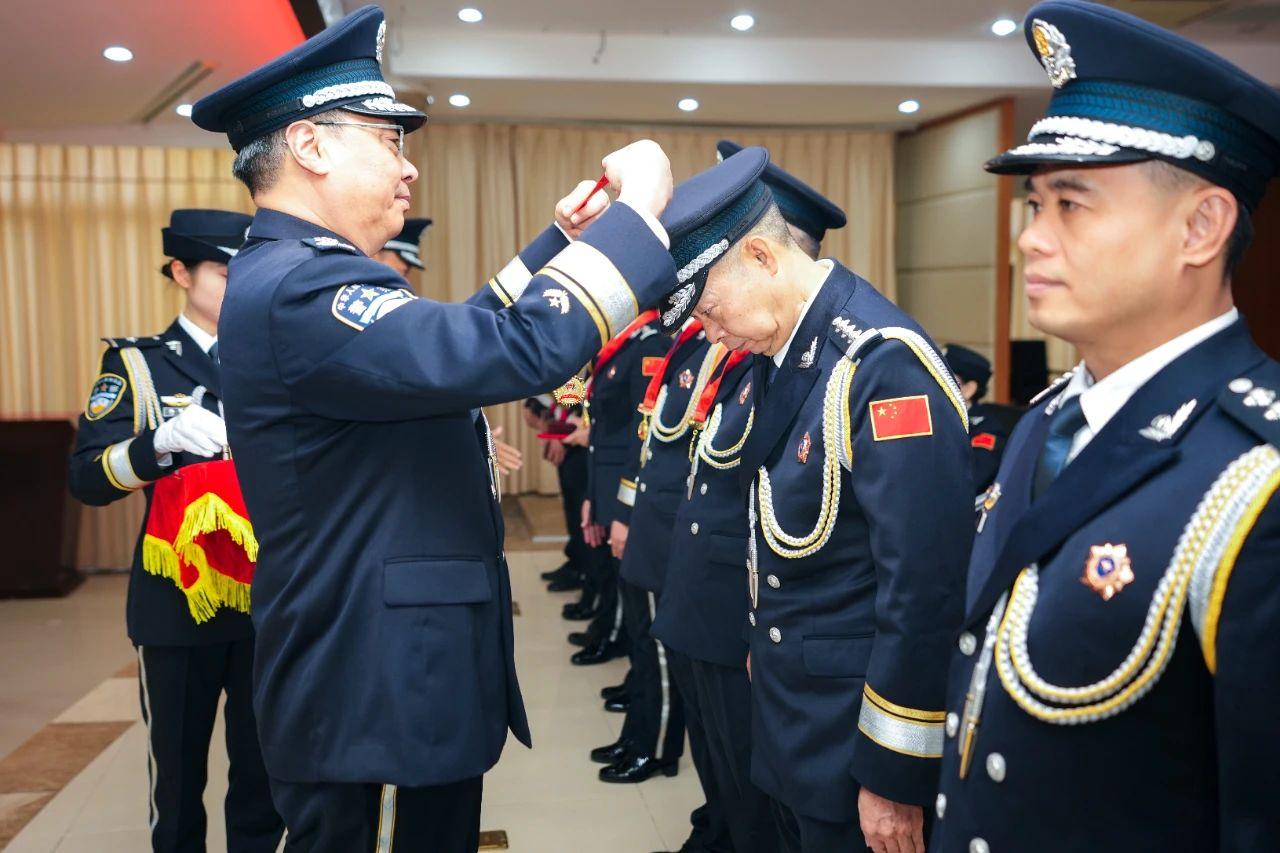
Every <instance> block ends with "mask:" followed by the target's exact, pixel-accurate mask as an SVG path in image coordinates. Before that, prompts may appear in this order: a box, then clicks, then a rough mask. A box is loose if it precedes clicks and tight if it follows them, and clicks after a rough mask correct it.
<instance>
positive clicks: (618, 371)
mask: <svg viewBox="0 0 1280 853" xmlns="http://www.w3.org/2000/svg"><path fill="white" fill-rule="evenodd" d="M670 345H671V339H670V338H668V337H667V336H666V335H663V334H662V333H661V332H659V331H658V320H657V318H654V319H653V320H652V321H650V322H649V323H647V324H645V325H643V326H641V327H640V328H639V329H636V330H635V331H634V332H632V333H631V336H630V337H629V338H628V339H627V341H626V342H625V343H623V344H622V346H621V347H619V348H618V351H617V352H616V353H614V355H613V358H611V359H609V361H608V362H607V363H606V364H602V365H601V366H600V370H599V371H598V372H597V373H596V374H594V375H593V376H592V377H591V396H590V397H588V399H587V404H586V411H587V414H588V416H589V417H590V419H591V430H590V433H589V436H588V439H589V443H588V445H587V450H588V454H589V457H590V459H589V461H590V468H589V472H590V473H589V476H588V486H587V497H588V498H589V499H590V501H591V515H592V518H593V519H594V521H595V522H596V523H597V524H602V525H605V526H606V527H607V526H608V525H610V524H612V523H613V522H614V520H619V521H622V522H626V521H627V520H628V519H629V518H630V517H631V506H632V504H633V503H634V502H635V491H636V484H635V476H636V475H635V472H636V469H637V468H638V467H639V464H640V463H639V458H640V438H639V436H638V432H639V428H640V410H639V408H640V403H641V401H642V400H644V392H645V388H647V387H648V385H649V377H650V376H652V375H653V372H654V371H655V370H656V369H657V366H658V364H659V363H661V361H662V354H663V353H664V352H666V351H667V347H668V346H670Z"/></svg>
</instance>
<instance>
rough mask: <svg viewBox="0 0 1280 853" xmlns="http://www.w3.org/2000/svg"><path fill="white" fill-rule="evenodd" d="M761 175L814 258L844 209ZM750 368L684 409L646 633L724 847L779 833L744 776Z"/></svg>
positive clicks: (761, 845)
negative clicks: (743, 481) (744, 472)
mask: <svg viewBox="0 0 1280 853" xmlns="http://www.w3.org/2000/svg"><path fill="white" fill-rule="evenodd" d="M740 150H741V146H739V145H737V144H736V143H733V142H729V141H728V140H724V141H721V142H720V143H719V145H718V146H717V152H718V153H719V154H720V155H721V157H722V159H727V158H729V157H732V156H733V155H734V154H736V153H737V152H738V151H740ZM760 179H761V180H762V181H763V182H764V183H765V184H766V185H767V186H768V187H769V189H770V191H771V192H772V193H773V197H774V200H775V201H776V202H777V204H778V209H779V211H781V213H782V217H783V219H785V220H786V222H787V226H788V228H789V230H790V231H791V233H792V236H793V237H795V239H796V243H797V245H799V246H801V247H802V248H803V249H804V251H805V254H807V255H809V256H810V257H811V258H813V259H814V260H817V257H818V252H819V251H820V247H821V245H822V240H823V238H824V237H825V236H826V232H827V229H829V228H842V227H844V225H845V222H846V219H845V215H844V211H842V210H841V209H840V208H839V207H838V206H836V205H835V204H833V203H832V202H831V201H829V200H828V199H826V198H824V197H823V196H822V194H821V193H819V192H818V191H817V190H815V189H813V188H812V187H810V186H808V185H807V184H805V183H804V182H803V181H801V180H800V179H798V178H796V177H795V176H794V175H791V174H790V173H788V172H786V171H784V170H783V169H781V168H780V167H779V166H778V165H777V164H775V163H769V164H768V165H767V166H766V167H765V170H764V172H763V173H762V175H761V178H760ZM751 379H752V369H751V353H750V352H748V351H747V350H745V349H742V350H735V351H734V352H732V353H730V354H729V356H728V357H727V358H726V359H725V360H724V361H723V362H722V363H721V368H720V370H719V371H718V372H717V373H716V374H715V375H714V376H713V377H712V379H711V380H710V381H709V382H708V383H707V385H706V387H705V388H704V389H703V392H702V395H701V399H700V400H699V402H698V405H697V407H696V408H695V410H694V412H693V421H692V431H693V438H692V442H693V444H694V449H693V460H692V461H693V465H692V470H691V471H690V474H689V483H688V486H687V489H686V491H685V496H684V497H685V499H684V500H682V501H680V505H679V508H678V509H677V511H676V516H675V523H674V524H673V526H672V529H673V533H672V538H671V550H670V555H669V557H668V558H667V569H666V576H665V580H664V583H663V589H662V596H661V597H660V598H659V599H658V612H657V616H656V617H655V618H654V620H653V628H652V633H653V635H654V637H655V638H657V639H658V641H659V642H661V643H663V644H664V645H665V646H666V648H667V654H668V656H669V657H670V658H671V660H672V661H673V672H674V673H675V674H676V676H677V682H678V683H679V685H680V690H681V695H682V698H683V701H684V708H685V719H686V724H687V725H688V727H689V730H690V741H691V742H692V740H693V732H694V730H695V726H697V727H700V729H701V731H702V732H704V733H705V734H704V737H705V740H706V750H707V760H708V763H709V765H710V767H709V769H710V776H711V782H710V784H708V783H707V781H706V780H704V784H703V789H704V792H705V793H706V794H707V796H708V802H709V803H711V800H712V799H714V800H715V802H714V803H713V805H714V806H715V807H717V808H718V809H719V811H720V812H721V813H722V814H724V816H725V820H726V822H727V824H728V829H729V835H730V837H731V839H732V846H733V850H735V851H736V853H768V851H776V850H778V849H779V847H778V845H779V841H778V837H777V828H776V826H775V825H774V820H773V814H772V812H771V806H770V801H769V797H768V796H766V795H765V794H764V793H763V792H762V791H760V789H759V788H757V787H756V786H755V785H754V784H753V783H752V782H751V692H750V691H751V684H750V682H749V680H748V679H747V670H746V659H747V643H746V639H745V637H744V635H743V630H742V628H743V622H742V614H743V613H745V612H747V609H748V598H747V586H746V584H745V583H743V567H744V566H745V565H746V560H747V529H748V527H747V499H746V495H745V493H744V492H743V491H742V489H741V488H740V487H739V484H738V463H739V461H740V460H741V452H742V446H743V444H745V443H746V439H747V436H749V435H750V433H751V426H752V424H753V423H754V419H755V414H754V410H755V407H754V398H753V396H752V392H751ZM682 657H685V658H687V659H688V661H689V663H688V669H689V674H690V682H691V683H690V684H689V685H688V687H687V688H686V685H685V683H684V682H682V681H680V675H681V667H680V665H679V663H678V661H680V659H681V658H682ZM694 758H695V759H697V753H696V751H695V753H694ZM701 773H702V770H701V768H699V774H701Z"/></svg>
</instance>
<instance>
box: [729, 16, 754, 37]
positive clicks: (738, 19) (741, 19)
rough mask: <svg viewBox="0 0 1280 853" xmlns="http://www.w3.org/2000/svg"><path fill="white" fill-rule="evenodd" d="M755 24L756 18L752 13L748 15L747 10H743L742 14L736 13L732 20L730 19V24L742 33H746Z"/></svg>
mask: <svg viewBox="0 0 1280 853" xmlns="http://www.w3.org/2000/svg"><path fill="white" fill-rule="evenodd" d="M755 25H756V19H755V18H754V17H752V16H751V15H748V14H747V13H746V12H743V13H742V14H741V15H734V16H733V18H732V20H730V21H729V26H731V27H733V28H734V29H735V30H737V31H738V32H740V33H745V32H746V31H747V30H749V29H751V28H752V27H754V26H755Z"/></svg>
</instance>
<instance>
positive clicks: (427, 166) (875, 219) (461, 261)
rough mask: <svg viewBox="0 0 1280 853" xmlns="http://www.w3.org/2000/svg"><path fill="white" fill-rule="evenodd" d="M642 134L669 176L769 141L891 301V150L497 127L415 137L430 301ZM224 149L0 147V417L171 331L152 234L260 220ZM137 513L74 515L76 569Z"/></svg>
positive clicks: (819, 135) (75, 387) (109, 558)
mask: <svg viewBox="0 0 1280 853" xmlns="http://www.w3.org/2000/svg"><path fill="white" fill-rule="evenodd" d="M641 136H649V137H651V138H653V139H656V140H657V141H658V142H659V143H661V144H662V146H663V147H664V148H665V149H666V150H667V152H668V153H669V155H670V156H671V161H672V165H673V167H674V170H675V174H676V178H677V180H679V179H682V178H686V177H688V176H690V175H692V174H694V173H695V172H697V171H699V170H701V169H704V168H706V167H707V166H709V165H711V164H712V163H713V162H715V143H716V140H718V139H720V138H722V137H725V136H728V137H730V138H733V139H736V140H737V141H739V142H741V143H743V144H748V145H750V144H762V145H767V146H768V147H769V149H770V150H771V152H772V153H773V156H774V158H775V159H776V160H777V161H778V162H779V163H781V164H783V165H784V166H785V167H786V168H787V169H789V170H790V171H792V172H794V173H795V174H797V175H799V176H800V177H801V178H803V179H804V180H806V181H808V182H810V183H812V184H813V185H814V186H815V187H817V188H818V189H819V190H821V191H822V192H824V193H825V194H827V195H828V196H829V197H830V198H832V199H834V200H835V201H836V202H838V203H840V204H841V205H843V206H844V207H845V209H846V210H847V211H849V214H850V225H849V227H848V228H846V229H844V230H842V231H836V232H832V234H831V235H830V236H829V237H828V239H827V243H826V245H825V246H824V251H825V253H826V254H828V255H831V256H833V257H837V258H840V259H841V260H843V261H844V262H845V263H847V264H849V265H850V266H851V267H853V268H854V269H856V270H858V271H859V272H860V273H862V274H863V275H865V276H866V277H867V278H869V279H870V280H871V281H873V282H875V283H876V285H877V286H879V287H880V288H881V289H882V290H883V291H884V292H885V293H887V294H888V295H890V296H893V294H894V292H895V289H894V281H893V263H892V259H893V222H894V218H893V215H892V214H893V189H892V188H893V137H892V135H891V134H889V133H861V132H847V131H795V132H793V131H776V132H775V131H763V130H759V129H737V130H723V131H716V130H705V129H703V130H673V129H665V128H662V129H659V128H622V127H619V128H600V127H542V126H520V125H502V124H480V125H467V124H449V125H439V126H430V127H429V128H428V129H427V130H426V131H425V132H422V133H417V134H414V135H413V136H411V137H409V156H410V157H411V158H412V159H413V160H414V162H415V163H416V164H417V165H418V167H419V169H421V171H422V178H421V182H420V184H419V186H418V187H417V191H416V193H415V201H414V204H415V208H416V212H417V213H418V214H420V215H427V216H431V217H433V218H434V219H435V220H436V226H435V227H434V228H432V229H431V230H430V231H428V232H427V236H426V238H425V255H426V260H427V270H426V272H425V273H419V275H423V276H424V279H423V281H422V282H421V285H422V289H423V291H424V293H425V294H426V295H428V296H432V297H434V298H436V299H442V300H447V301H456V300H459V299H462V298H465V297H466V296H467V295H469V294H470V293H471V292H472V291H473V290H474V289H475V288H477V287H479V286H481V285H482V284H483V283H484V282H485V281H487V280H488V278H489V276H491V275H492V274H493V273H494V272H495V271H497V270H498V269H500V268H501V267H502V265H503V264H505V263H506V262H507V261H508V260H509V259H510V258H511V256H512V255H513V254H515V252H516V251H518V250H519V249H520V248H521V247H522V246H523V245H524V244H525V243H527V242H528V241H529V240H530V239H532V238H533V237H534V236H535V235H537V234H538V233H539V232H540V231H541V230H542V229H543V228H544V227H546V225H548V224H549V223H550V221H551V217H552V209H553V206H554V204H555V202H556V201H558V200H559V199H560V198H561V197H562V196H564V195H565V193H567V192H568V191H569V189H571V188H572V187H573V185H574V184H575V183H576V182H577V181H580V180H583V179H594V178H595V177H597V176H598V175H599V172H600V158H601V157H603V156H604V155H605V154H607V153H609V152H610V151H612V150H614V149H616V148H618V147H621V146H622V145H625V144H626V143H627V142H630V141H632V140H634V139H637V138H640V137H641ZM231 160H232V154H231V151H230V150H229V149H224V148H216V149H215V148H211V149H181V148H146V147H134V146H83V145H27V144H9V143H0V417H2V418H69V419H70V418H74V417H75V416H76V415H77V414H78V413H79V411H80V409H81V407H82V406H83V405H84V400H85V397H86V395H87V392H88V388H89V385H90V383H91V382H92V380H93V378H94V377H95V376H96V371H97V368H98V360H99V357H100V356H101V353H102V344H101V343H100V341H99V340H98V339H99V338H101V337H103V336H122V335H147V334H154V333H156V332H159V331H160V330H162V329H163V328H165V327H166V326H167V325H168V324H169V323H170V322H171V321H172V319H173V317H174V316H175V315H176V314H177V312H178V310H179V309H180V307H181V304H182V299H181V296H180V294H179V293H178V292H177V291H176V290H175V288H174V287H173V286H172V285H171V284H169V282H168V280H167V279H165V278H164V277H163V276H161V275H160V272H159V268H160V265H161V263H162V262H163V260H164V257H163V254H162V248H161V240H160V229H161V228H162V227H164V225H166V224H167V223H168V219H169V212H170V211H171V210H173V209H174V208H179V207H214V208H222V209H225V210H242V211H246V212H252V205H251V203H250V200H249V198H248V194H247V193H246V192H245V190H244V188H243V187H242V186H241V185H240V184H239V183H237V182H236V181H235V180H234V179H233V178H232V177H231ZM489 416H490V421H491V422H492V423H493V424H494V425H495V426H503V427H504V430H505V432H506V437H507V438H508V439H509V440H511V442H512V443H513V444H516V445H517V446H519V447H521V448H522V449H523V450H524V451H525V454H526V458H527V463H526V465H525V469H524V471H522V472H521V473H519V474H517V475H516V476H514V477H512V478H508V481H507V482H506V483H505V484H504V490H505V491H507V492H518V491H540V492H546V493H553V492H555V491H556V488H557V487H556V478H555V472H554V469H552V468H551V467H550V466H549V465H546V464H544V463H540V462H539V461H538V459H537V454H538V447H537V441H536V439H535V438H534V437H533V436H532V434H531V433H530V432H529V431H528V430H527V429H525V428H524V426H523V423H522V422H521V420H520V416H519V409H518V404H508V405H505V406H498V407H494V409H493V410H491V411H490V413H489ZM141 510H142V507H141V499H140V498H139V497H134V498H130V499H127V500H124V501H120V502H118V503H116V504H114V505H112V506H110V507H106V508H104V509H84V510H83V512H82V524H81V537H80V552H79V558H78V559H79V564H80V565H81V566H124V565H128V563H129V561H130V558H131V554H132V549H133V545H134V540H135V537H136V536H137V531H138V527H139V525H140V524H141Z"/></svg>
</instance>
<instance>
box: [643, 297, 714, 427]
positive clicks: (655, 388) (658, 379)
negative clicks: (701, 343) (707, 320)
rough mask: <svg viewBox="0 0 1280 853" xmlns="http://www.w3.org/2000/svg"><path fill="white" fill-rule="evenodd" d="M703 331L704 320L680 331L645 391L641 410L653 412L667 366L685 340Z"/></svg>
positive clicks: (694, 322) (696, 321)
mask: <svg viewBox="0 0 1280 853" xmlns="http://www.w3.org/2000/svg"><path fill="white" fill-rule="evenodd" d="M701 331H702V321H701V320H694V321H692V322H691V323H689V325H688V326H685V328H684V331H683V332H681V333H680V337H678V338H676V342H675V343H674V344H673V345H672V347H671V349H669V350H667V354H666V356H665V357H664V358H663V359H662V366H661V367H659V368H658V372H657V373H655V374H654V375H653V378H652V379H650V380H649V387H648V388H647V389H645V392H644V402H643V403H641V404H640V411H641V412H643V413H644V414H646V415H648V414H653V407H654V406H656V405H657V404H658V392H659V391H661V390H662V379H663V377H665V376H666V375H667V368H668V367H670V366H671V359H672V357H673V356H674V355H675V354H676V353H677V352H678V351H679V350H680V347H682V346H684V344H685V342H687V341H689V340H691V339H692V338H694V337H696V336H697V334H698V332H701Z"/></svg>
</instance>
